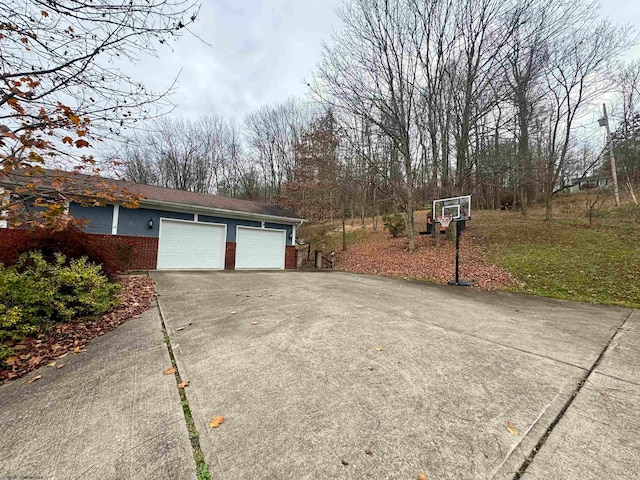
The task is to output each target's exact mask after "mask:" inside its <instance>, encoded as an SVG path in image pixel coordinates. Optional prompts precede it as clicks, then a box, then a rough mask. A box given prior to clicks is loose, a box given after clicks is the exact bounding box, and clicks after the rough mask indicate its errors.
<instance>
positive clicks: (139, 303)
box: [0, 276, 156, 384]
mask: <svg viewBox="0 0 640 480" xmlns="http://www.w3.org/2000/svg"><path fill="white" fill-rule="evenodd" d="M119 281H120V283H121V284H122V286H123V289H122V293H121V294H120V295H119V298H120V305H118V306H117V307H116V308H114V309H113V310H111V311H110V312H108V313H105V314H104V315H102V317H100V318H99V319H97V320H96V319H93V320H84V321H79V322H69V323H58V324H55V325H53V327H52V328H51V330H50V331H49V332H47V333H45V334H40V335H38V336H36V337H33V338H25V339H23V340H21V341H20V342H15V343H7V342H5V344H6V345H8V346H9V347H11V349H13V351H14V352H15V355H14V356H11V357H9V358H6V359H5V364H4V365H3V364H0V384H5V383H7V382H8V381H10V380H14V379H16V378H20V377H23V376H24V375H26V374H28V373H29V372H31V371H33V370H35V369H36V368H38V367H40V366H42V365H44V364H52V362H53V361H55V362H56V364H55V365H53V367H56V368H62V366H64V362H63V361H62V359H63V358H64V357H66V356H67V355H69V354H72V355H75V354H77V353H80V352H84V351H85V347H86V345H87V344H88V343H89V342H90V341H91V340H92V339H93V338H95V337H98V336H100V335H104V334H105V333H107V332H109V331H110V330H113V329H114V328H116V327H117V326H118V325H120V324H122V323H124V322H125V321H126V320H128V319H129V318H139V317H140V314H141V313H142V312H144V311H146V310H148V309H149V308H150V306H151V302H152V301H153V300H154V298H155V296H156V291H155V285H154V283H153V280H151V278H150V277H148V276H130V277H121V278H120V279H119Z"/></svg>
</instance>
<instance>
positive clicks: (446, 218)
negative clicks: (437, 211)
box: [438, 215, 453, 228]
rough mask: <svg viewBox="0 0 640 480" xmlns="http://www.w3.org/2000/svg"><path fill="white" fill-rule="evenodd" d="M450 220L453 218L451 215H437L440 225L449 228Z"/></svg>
mask: <svg viewBox="0 0 640 480" xmlns="http://www.w3.org/2000/svg"><path fill="white" fill-rule="evenodd" d="M451 220H453V215H442V216H441V217H438V222H440V225H442V226H443V227H444V228H449V224H450V223H451Z"/></svg>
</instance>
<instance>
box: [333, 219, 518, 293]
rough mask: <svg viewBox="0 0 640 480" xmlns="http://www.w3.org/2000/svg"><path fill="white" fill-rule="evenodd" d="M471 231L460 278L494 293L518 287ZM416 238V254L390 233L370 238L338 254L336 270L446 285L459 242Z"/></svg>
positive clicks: (464, 243)
mask: <svg viewBox="0 0 640 480" xmlns="http://www.w3.org/2000/svg"><path fill="white" fill-rule="evenodd" d="M472 234H473V232H472V230H471V229H467V230H465V231H464V232H463V233H462V236H461V239H460V278H461V279H464V280H473V281H474V287H476V288H480V289H482V290H493V289H496V288H500V287H505V286H508V285H512V284H513V283H514V280H513V278H512V277H511V275H510V274H509V273H508V272H507V271H506V270H504V269H503V268H500V267H498V266H497V265H494V264H492V263H491V262H489V260H488V259H487V258H486V255H485V254H484V252H483V251H482V248H481V247H480V246H478V245H476V244H474V243H473V241H472V239H471V238H470V236H472ZM441 240H442V241H441V244H440V246H438V247H436V246H435V239H434V238H432V237H431V236H429V235H420V236H416V248H415V251H414V252H413V253H409V251H408V250H407V238H406V237H399V238H391V237H389V234H388V233H387V232H377V233H373V234H370V235H369V237H368V238H367V239H365V240H362V241H359V242H358V243H355V244H353V245H350V246H349V248H348V249H347V251H345V252H339V253H338V261H337V263H336V268H337V269H338V270H343V271H347V272H354V273H366V274H370V275H385V276H390V277H399V278H411V279H421V280H430V281H434V282H437V283H446V282H448V281H449V280H451V279H453V278H454V277H455V242H453V241H445V240H444V238H442V239H441Z"/></svg>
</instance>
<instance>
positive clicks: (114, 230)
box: [111, 204, 120, 235]
mask: <svg viewBox="0 0 640 480" xmlns="http://www.w3.org/2000/svg"><path fill="white" fill-rule="evenodd" d="M119 218H120V205H118V204H115V205H114V206H113V216H112V217H111V235H117V234H118V219H119Z"/></svg>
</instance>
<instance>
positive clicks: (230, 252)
mask: <svg viewBox="0 0 640 480" xmlns="http://www.w3.org/2000/svg"><path fill="white" fill-rule="evenodd" d="M224 269H225V270H235V269H236V242H227V247H226V250H225V255H224Z"/></svg>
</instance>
